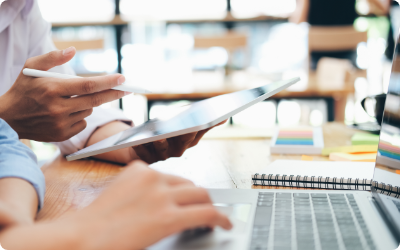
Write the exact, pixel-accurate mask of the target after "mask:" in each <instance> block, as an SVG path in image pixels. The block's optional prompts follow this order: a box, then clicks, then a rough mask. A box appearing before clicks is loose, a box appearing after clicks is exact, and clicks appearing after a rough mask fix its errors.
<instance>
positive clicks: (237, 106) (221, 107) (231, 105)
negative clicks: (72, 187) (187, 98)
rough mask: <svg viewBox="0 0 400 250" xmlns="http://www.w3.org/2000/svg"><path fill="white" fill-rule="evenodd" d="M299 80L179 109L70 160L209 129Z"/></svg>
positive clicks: (210, 99)
mask: <svg viewBox="0 0 400 250" xmlns="http://www.w3.org/2000/svg"><path fill="white" fill-rule="evenodd" d="M299 80H300V78H293V79H290V80H284V81H279V82H274V83H271V84H268V85H265V86H261V87H258V88H254V89H248V90H242V91H238V92H234V93H230V94H226V95H220V96H216V97H213V98H209V99H206V100H203V101H199V102H195V103H193V104H191V105H187V106H183V107H181V108H178V109H176V110H175V112H173V114H172V116H164V117H158V118H157V119H152V120H149V121H147V122H145V123H144V124H142V125H140V126H136V127H133V128H130V129H127V130H125V131H123V132H121V133H118V134H116V135H113V136H111V137H108V138H106V139H104V140H102V141H100V142H98V143H96V144H93V145H91V146H89V147H87V148H84V149H82V150H80V151H78V152H76V153H74V154H71V155H68V156H67V160H68V161H72V160H77V159H81V158H85V157H89V156H93V155H97V154H102V153H106V152H109V151H113V150H117V149H121V148H126V147H132V146H136V145H141V144H144V143H149V142H153V141H157V140H161V139H165V138H171V137H175V136H178V135H183V134H187V133H191V132H197V131H200V130H203V129H207V128H210V127H212V126H214V125H217V124H218V123H220V122H222V121H224V120H226V119H228V118H229V117H231V116H233V115H235V114H237V113H239V112H240V111H243V110H245V109H247V108H248V107H250V106H252V105H254V104H256V103H258V102H261V101H263V100H265V99H267V98H268V97H270V96H272V95H275V94H276V93H278V92H280V91H282V90H284V89H286V88H288V87H289V86H291V85H293V84H294V83H296V82H298V81H299Z"/></svg>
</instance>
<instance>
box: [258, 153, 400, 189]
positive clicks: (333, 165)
mask: <svg viewBox="0 0 400 250" xmlns="http://www.w3.org/2000/svg"><path fill="white" fill-rule="evenodd" d="M374 169H375V163H374V162H330V161H294V160H276V161H275V162H273V163H272V164H270V165H269V166H267V167H266V168H264V169H263V170H262V171H260V173H256V174H253V175H252V176H251V178H252V181H253V184H254V185H262V186H283V187H299V188H318V189H342V190H367V191H369V190H371V185H372V184H373V185H374V186H375V187H376V188H377V189H379V190H380V191H382V193H385V194H387V195H391V196H395V197H399V196H400V188H399V187H400V183H396V180H397V178H394V176H390V175H396V174H394V173H389V172H387V171H383V170H380V169H376V171H375V175H385V176H384V177H381V178H380V179H383V178H384V179H385V180H391V181H392V183H386V184H384V183H379V184H378V183H374V182H373V178H374ZM376 177H377V176H376Z"/></svg>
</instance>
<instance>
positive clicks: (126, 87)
mask: <svg viewBox="0 0 400 250" xmlns="http://www.w3.org/2000/svg"><path fill="white" fill-rule="evenodd" d="M22 73H23V74H24V75H26V76H32V77H53V78H58V79H71V78H82V77H80V76H73V75H65V74H60V73H53V72H47V71H41V70H37V69H28V68H25V69H24V70H23V71H22ZM112 89H115V90H120V91H127V92H132V93H137V94H148V93H151V92H150V91H148V90H147V89H143V88H140V87H135V86H132V85H130V84H122V85H119V86H117V87H114V88H112Z"/></svg>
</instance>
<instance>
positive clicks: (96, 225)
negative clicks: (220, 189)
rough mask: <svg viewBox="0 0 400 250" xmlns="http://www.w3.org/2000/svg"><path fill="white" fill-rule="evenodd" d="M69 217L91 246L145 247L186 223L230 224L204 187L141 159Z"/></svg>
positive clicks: (192, 225) (191, 225)
mask: <svg viewBox="0 0 400 250" xmlns="http://www.w3.org/2000/svg"><path fill="white" fill-rule="evenodd" d="M68 220H69V221H71V222H72V223H74V224H75V225H76V230H78V231H77V232H76V233H77V234H78V235H81V236H82V239H84V240H85V241H88V243H89V245H90V246H91V248H90V249H144V248H146V247H148V246H150V245H152V244H154V243H156V242H157V241H159V240H161V239H162V238H164V237H167V236H169V235H172V234H174V233H178V232H181V231H184V230H187V229H192V228H197V227H209V228H214V227H215V226H221V227H222V228H224V229H230V228H231V227H232V225H231V223H230V221H229V219H228V218H227V217H226V216H225V215H223V214H221V213H220V212H218V210H217V209H216V208H214V206H213V205H212V202H211V199H210V197H209V195H208V193H207V191H206V190H205V189H203V188H199V187H196V186H194V184H193V183H192V182H190V181H188V180H186V179H183V178H180V177H177V176H172V175H166V174H162V173H159V172H157V171H154V170H152V169H150V168H148V167H147V164H144V163H142V162H140V161H136V162H133V163H131V164H129V165H128V166H127V169H126V170H124V172H122V173H121V174H120V175H119V176H118V177H117V178H116V179H115V180H114V182H113V183H112V184H111V185H110V186H109V187H108V188H107V189H106V190H105V191H104V192H103V193H102V194H101V195H100V196H99V197H98V198H97V199H96V200H95V201H94V202H93V203H92V204H91V205H89V206H88V207H87V208H85V209H84V210H82V211H81V212H80V213H79V215H76V216H75V217H74V218H70V219H68Z"/></svg>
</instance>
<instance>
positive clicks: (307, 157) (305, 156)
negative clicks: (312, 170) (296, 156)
mask: <svg viewBox="0 0 400 250" xmlns="http://www.w3.org/2000/svg"><path fill="white" fill-rule="evenodd" d="M301 160H302V161H312V160H313V158H312V156H308V155H302V156H301Z"/></svg>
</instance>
